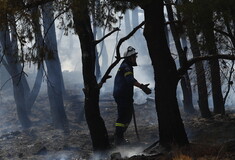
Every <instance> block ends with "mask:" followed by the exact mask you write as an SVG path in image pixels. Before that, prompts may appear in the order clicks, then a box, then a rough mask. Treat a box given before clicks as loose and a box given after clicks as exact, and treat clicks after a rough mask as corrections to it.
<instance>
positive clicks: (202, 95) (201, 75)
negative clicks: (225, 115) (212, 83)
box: [183, 1, 211, 118]
mask: <svg viewBox="0 0 235 160" xmlns="http://www.w3.org/2000/svg"><path fill="white" fill-rule="evenodd" d="M185 3H186V1H185ZM191 16H192V15H191V14H189V13H185V12H183V20H184V21H186V20H187V21H186V23H185V24H186V32H187V35H188V37H189V41H190V44H191V51H192V54H193V57H199V56H201V53H200V49H199V44H198V40H197V36H196V33H195V31H194V29H193V23H192V17H191ZM195 68H196V77H197V88H198V106H199V109H200V112H201V116H202V117H203V118H209V117H211V112H210V110H209V104H208V92H207V85H206V76H205V69H204V67H203V63H202V61H199V62H198V63H196V64H195Z"/></svg>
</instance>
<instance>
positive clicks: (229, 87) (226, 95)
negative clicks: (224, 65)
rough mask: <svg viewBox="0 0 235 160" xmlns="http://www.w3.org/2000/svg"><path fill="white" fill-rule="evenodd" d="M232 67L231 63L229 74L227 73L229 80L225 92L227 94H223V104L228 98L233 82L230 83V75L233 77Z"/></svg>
mask: <svg viewBox="0 0 235 160" xmlns="http://www.w3.org/2000/svg"><path fill="white" fill-rule="evenodd" d="M233 67H234V61H233V62H232V66H231V69H230V73H229V78H228V90H227V92H226V94H225V96H224V104H225V102H226V99H227V97H228V94H229V91H230V89H231V85H232V84H233V81H231V79H232V75H233V72H234V69H233Z"/></svg>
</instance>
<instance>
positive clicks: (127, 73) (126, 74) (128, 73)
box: [124, 72, 133, 77]
mask: <svg viewBox="0 0 235 160" xmlns="http://www.w3.org/2000/svg"><path fill="white" fill-rule="evenodd" d="M130 74H133V73H132V72H126V73H125V74H124V76H125V77H126V76H128V75H130Z"/></svg>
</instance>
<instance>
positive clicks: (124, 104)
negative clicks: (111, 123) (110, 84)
mask: <svg viewBox="0 0 235 160" xmlns="http://www.w3.org/2000/svg"><path fill="white" fill-rule="evenodd" d="M115 101H116V103H117V110H118V118H117V121H116V124H115V126H116V132H115V135H116V137H117V138H121V139H123V138H124V132H125V131H126V130H127V127H128V125H129V123H130V122H131V119H132V113H133V99H132V98H123V97H122V98H121V97H115Z"/></svg>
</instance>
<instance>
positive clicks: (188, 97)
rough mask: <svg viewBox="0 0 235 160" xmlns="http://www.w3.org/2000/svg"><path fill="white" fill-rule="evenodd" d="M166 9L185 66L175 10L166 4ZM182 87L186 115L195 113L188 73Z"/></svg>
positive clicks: (184, 54) (185, 59) (167, 0)
mask: <svg viewBox="0 0 235 160" xmlns="http://www.w3.org/2000/svg"><path fill="white" fill-rule="evenodd" d="M165 1H166V2H167V3H170V2H171V1H170V0H165ZM166 9H167V13H168V19H169V21H170V22H171V23H170V28H171V33H172V36H173V39H174V42H175V47H176V50H177V52H178V55H179V63H180V66H183V65H184V63H185V62H186V61H187V57H186V52H187V50H186V49H183V48H182V46H181V42H180V36H179V34H180V33H179V32H178V31H177V29H176V25H175V23H174V17H173V10H172V7H171V5H170V4H166ZM180 82H181V87H182V91H183V97H184V99H183V104H184V111H185V112H186V113H194V112H195V109H194V107H193V100H192V89H191V83H190V79H189V75H188V72H187V73H186V74H185V75H184V76H183V77H182V78H181V81H180Z"/></svg>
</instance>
